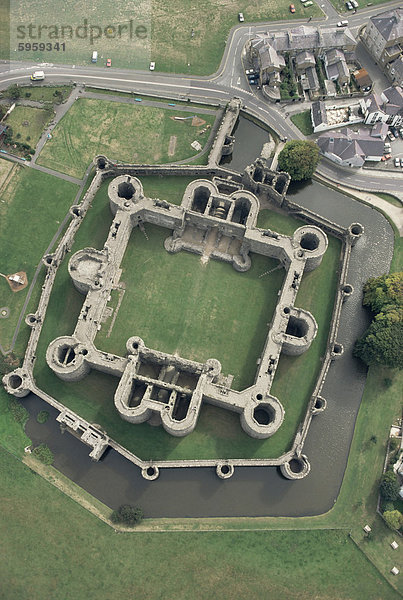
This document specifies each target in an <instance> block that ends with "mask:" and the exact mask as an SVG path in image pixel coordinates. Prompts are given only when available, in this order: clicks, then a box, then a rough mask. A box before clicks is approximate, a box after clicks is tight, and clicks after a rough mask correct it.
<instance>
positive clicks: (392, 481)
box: [379, 471, 399, 502]
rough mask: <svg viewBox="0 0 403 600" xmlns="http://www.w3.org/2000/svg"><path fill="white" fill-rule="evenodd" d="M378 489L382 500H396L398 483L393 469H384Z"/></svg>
mask: <svg viewBox="0 0 403 600" xmlns="http://www.w3.org/2000/svg"><path fill="white" fill-rule="evenodd" d="M379 491H380V493H381V496H382V498H383V499H384V500H391V501H392V502H393V501H394V500H397V498H398V497H399V484H398V482H397V479H396V475H395V474H394V472H393V471H386V473H384V474H383V475H382V478H381V484H380V487H379Z"/></svg>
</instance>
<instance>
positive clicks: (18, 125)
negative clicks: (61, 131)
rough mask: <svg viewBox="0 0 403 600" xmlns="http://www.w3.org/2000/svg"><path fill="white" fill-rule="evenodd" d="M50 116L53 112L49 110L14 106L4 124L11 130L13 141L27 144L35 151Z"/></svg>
mask: <svg viewBox="0 0 403 600" xmlns="http://www.w3.org/2000/svg"><path fill="white" fill-rule="evenodd" d="M52 116H53V111H52V110H50V109H46V108H32V107H31V106H16V107H15V108H14V110H13V112H12V113H11V114H10V115H9V116H8V117H7V121H6V123H7V125H8V127H11V129H12V130H13V140H15V141H17V142H23V143H26V144H29V145H30V146H31V148H34V149H35V146H36V144H37V143H38V142H39V138H40V137H41V135H42V132H43V129H44V127H46V125H47V124H48V123H49V121H50V120H51V119H52ZM10 151H11V152H12V150H10Z"/></svg>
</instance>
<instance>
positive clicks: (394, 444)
mask: <svg viewBox="0 0 403 600" xmlns="http://www.w3.org/2000/svg"><path fill="white" fill-rule="evenodd" d="M399 446H400V438H396V437H392V438H390V440H389V450H390V452H395V451H396V450H397V449H398V448H399Z"/></svg>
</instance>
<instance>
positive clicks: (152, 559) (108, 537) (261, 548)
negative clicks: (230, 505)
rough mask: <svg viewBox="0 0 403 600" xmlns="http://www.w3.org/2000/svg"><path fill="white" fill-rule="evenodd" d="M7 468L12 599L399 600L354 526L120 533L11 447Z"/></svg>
mask: <svg viewBox="0 0 403 600" xmlns="http://www.w3.org/2000/svg"><path fill="white" fill-rule="evenodd" d="M0 469H1V472H2V485H3V489H4V491H5V490H7V492H6V494H5V493H3V494H2V498H1V507H2V510H1V516H0V535H1V537H2V539H4V540H7V544H5V545H4V548H3V553H2V561H1V563H0V578H1V581H2V586H1V587H2V592H1V594H2V597H3V598H5V599H6V598H7V599H8V598H16V599H17V598H18V599H21V600H23V599H26V598H30V600H42V599H43V598H52V597H54V595H55V594H57V597H58V598H59V599H60V600H67V599H69V598H74V599H76V600H85V599H87V598H89V597H97V598H100V600H107V599H108V600H109V599H111V598H120V599H121V600H125V599H127V600H129V599H130V600H131V599H132V598H136V600H137V599H139V600H143V599H144V600H146V599H154V598H155V599H156V598H177V599H178V600H188V599H190V598H197V599H198V600H203V599H206V600H207V599H208V600H210V598H212V597H213V596H214V597H219V598H223V599H228V600H233V599H234V598H250V599H256V600H258V599H259V600H260V599H261V598H273V599H276V600H290V599H291V600H292V599H295V600H297V599H298V600H304V599H306V600H308V599H309V600H311V599H312V598H320V599H321V600H333V599H334V598H337V599H338V600H341V599H344V598H345V599H346V600H347V599H349V600H354V599H357V600H361V599H362V598H366V599H367V600H379V598H382V600H395V599H397V598H398V597H399V596H398V594H397V593H396V592H395V591H394V590H393V589H392V588H390V587H389V585H388V584H387V583H386V581H384V580H383V579H382V578H381V577H380V575H379V573H378V572H377V570H376V569H375V568H374V567H373V566H372V565H371V564H370V563H369V562H368V561H367V560H366V558H365V556H364V555H363V554H362V553H361V552H360V551H359V550H358V549H357V548H356V547H355V546H354V544H353V542H352V541H351V540H349V538H348V535H347V532H346V531H261V532H259V531H255V532H206V533H197V532H195V533H191V532H185V533H180V532H179V533H137V534H135V535H133V534H120V535H117V534H116V533H114V531H113V529H112V528H109V527H108V526H107V525H105V524H104V523H102V522H101V521H98V520H97V519H96V518H95V517H94V516H92V515H90V514H89V513H87V512H86V511H84V510H83V509H82V508H81V507H80V506H78V505H77V504H76V503H75V502H73V501H72V500H71V499H70V498H67V497H65V496H64V495H63V494H62V493H61V492H59V490H57V489H55V488H53V487H52V486H51V485H49V484H48V483H47V482H46V481H44V480H43V479H42V478H41V477H38V476H37V475H35V474H33V473H32V471H30V470H29V468H28V467H26V466H25V465H22V464H21V463H19V462H18V461H17V460H15V459H14V458H12V457H11V456H10V455H7V454H6V452H4V451H3V450H2V451H0ZM133 561H135V575H134V574H133ZM156 564H157V565H158V569H156V567H155V566H156ZM27 565H28V567H29V568H27ZM45 565H46V568H45ZM179 582H180V585H179Z"/></svg>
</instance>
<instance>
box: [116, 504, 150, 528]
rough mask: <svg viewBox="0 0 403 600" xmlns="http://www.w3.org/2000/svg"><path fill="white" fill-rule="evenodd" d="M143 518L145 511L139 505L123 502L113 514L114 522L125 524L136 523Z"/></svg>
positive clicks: (131, 524)
mask: <svg viewBox="0 0 403 600" xmlns="http://www.w3.org/2000/svg"><path fill="white" fill-rule="evenodd" d="M142 518H143V511H142V509H141V508H139V507H134V506H130V504H123V506H120V507H119V508H118V509H117V510H114V511H113V513H112V515H111V521H113V523H124V524H125V525H130V526H133V525H136V524H137V523H140V521H141V520H142Z"/></svg>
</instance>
